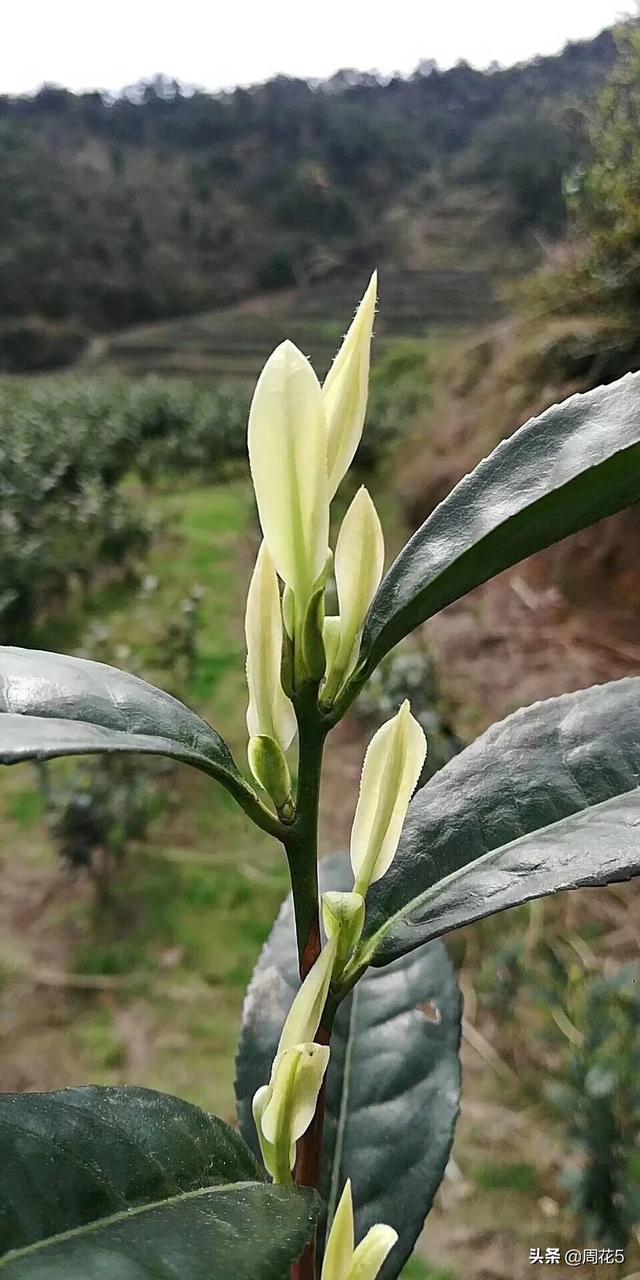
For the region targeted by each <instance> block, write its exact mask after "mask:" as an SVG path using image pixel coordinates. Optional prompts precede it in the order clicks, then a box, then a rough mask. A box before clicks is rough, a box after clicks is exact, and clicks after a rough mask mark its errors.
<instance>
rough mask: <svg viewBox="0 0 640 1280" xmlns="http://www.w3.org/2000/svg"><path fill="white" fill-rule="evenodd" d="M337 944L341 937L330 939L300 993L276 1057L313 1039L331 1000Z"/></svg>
mask: <svg viewBox="0 0 640 1280" xmlns="http://www.w3.org/2000/svg"><path fill="white" fill-rule="evenodd" d="M337 945H338V943H337V938H329V940H328V942H327V943H326V945H325V946H324V947H323V948H322V951H321V952H320V955H319V956H318V959H317V960H316V962H315V964H314V965H312V966H311V969H310V970H309V972H308V974H307V976H306V978H305V980H304V982H303V983H302V986H301V987H300V989H299V990H298V992H297V993H296V996H295V999H294V1001H293V1004H292V1005H291V1008H290V1010H289V1012H288V1014H287V1017H286V1019H285V1023H284V1026H283V1028H282V1034H281V1036H280V1041H279V1044H278V1053H277V1054H276V1060H277V1057H278V1055H279V1054H281V1053H284V1052H285V1050H286V1049H290V1048H291V1047H292V1045H295V1044H304V1043H305V1042H306V1041H309V1040H313V1038H314V1036H315V1034H316V1032H317V1030H318V1027H319V1026H320V1020H321V1018H322V1014H323V1012H324V1007H325V1005H326V1003H327V996H328V994H329V985H330V983H331V975H332V973H333V966H334V962H335V958H336V950H337Z"/></svg>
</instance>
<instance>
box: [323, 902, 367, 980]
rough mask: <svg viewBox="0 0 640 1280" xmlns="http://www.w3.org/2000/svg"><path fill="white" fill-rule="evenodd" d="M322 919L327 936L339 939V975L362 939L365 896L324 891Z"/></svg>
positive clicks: (337, 965)
mask: <svg viewBox="0 0 640 1280" xmlns="http://www.w3.org/2000/svg"><path fill="white" fill-rule="evenodd" d="M322 921H323V924H324V928H325V933H326V935H327V937H328V938H337V939H338V944H337V950H336V960H335V965H334V973H335V974H336V975H339V974H340V973H341V972H342V970H343V968H344V966H345V964H346V962H347V959H348V957H349V955H350V953H351V951H352V950H353V948H354V947H356V946H357V945H358V943H359V941H360V935H361V933H362V929H363V925H364V898H363V897H361V895H360V894H359V893H336V892H334V891H329V892H328V893H323V895H322Z"/></svg>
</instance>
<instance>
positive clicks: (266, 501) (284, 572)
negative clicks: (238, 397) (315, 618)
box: [248, 342, 329, 617]
mask: <svg viewBox="0 0 640 1280" xmlns="http://www.w3.org/2000/svg"><path fill="white" fill-rule="evenodd" d="M248 438H249V461H250V464H251V475H252V478H253V485H254V489H255V493H256V501H257V504H258V513H259V516H260V524H261V525H262V531H263V533H264V537H265V541H266V543H267V546H268V548H269V552H270V555H271V558H272V560H273V563H274V565H275V567H276V570H277V572H278V574H279V575H280V577H281V578H282V580H283V582H284V583H285V584H286V586H287V587H289V588H290V589H291V591H292V592H293V594H294V596H295V605H296V611H297V612H298V613H299V615H300V616H301V617H303V616H304V610H305V608H306V605H307V604H308V601H309V599H310V597H311V595H312V593H313V588H314V584H315V583H316V581H317V579H318V578H319V577H320V574H321V573H322V571H323V568H324V566H325V563H326V560H327V556H328V554H329V545H328V541H329V499H328V491H327V435H326V422H325V413H324V404H323V398H322V391H321V388H320V384H319V382H318V379H317V378H316V375H315V373H314V372H313V369H312V368H311V365H310V364H309V361H308V360H307V359H306V358H305V357H304V356H303V355H302V353H301V352H300V351H298V349H297V347H295V346H294V345H293V343H292V342H283V343H282V344H281V345H280V346H279V347H277V348H276V350H275V351H274V352H273V355H271V356H270V357H269V359H268V360H267V363H266V365H265V366H264V369H263V370H262V373H261V374H260V377H259V379H258V383H257V386H256V389H255V392H254V396H253V401H252V404H251V411H250V414H249V437H248Z"/></svg>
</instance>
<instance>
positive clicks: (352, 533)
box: [335, 485, 384, 669]
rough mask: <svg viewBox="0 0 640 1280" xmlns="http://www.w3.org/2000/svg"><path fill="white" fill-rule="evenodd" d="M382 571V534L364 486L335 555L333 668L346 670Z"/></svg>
mask: <svg viewBox="0 0 640 1280" xmlns="http://www.w3.org/2000/svg"><path fill="white" fill-rule="evenodd" d="M383 568H384V535H383V532H382V525H381V524H380V520H379V517H378V513H377V511H376V509H375V506H374V504H373V502H372V500H371V495H370V494H369V492H368V491H367V489H365V487H364V485H362V487H361V488H360V489H358V492H357V493H356V495H355V498H354V499H353V501H352V503H351V505H350V506H349V509H348V511H347V514H346V515H345V517H344V520H343V521H342V526H341V528H340V533H339V534H338V541H337V544H336V554H335V575H336V587H337V590H338V601H339V605H340V650H339V654H338V657H337V660H336V665H338V666H340V667H341V668H342V669H346V667H347V666H348V663H349V660H350V658H351V656H352V653H353V649H354V646H355V644H356V641H357V640H358V637H359V634H360V631H361V629H362V627H363V624H364V620H365V618H366V616H367V613H368V611H369V606H370V604H371V601H372V600H373V597H374V596H375V594H376V591H377V590H378V587H379V586H380V579H381V578H382V571H383Z"/></svg>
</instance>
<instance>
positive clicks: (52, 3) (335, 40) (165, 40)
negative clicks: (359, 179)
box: [0, 0, 635, 93]
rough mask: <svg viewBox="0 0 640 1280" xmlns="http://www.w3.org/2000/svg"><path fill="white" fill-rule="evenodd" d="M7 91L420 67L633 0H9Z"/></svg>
mask: <svg viewBox="0 0 640 1280" xmlns="http://www.w3.org/2000/svg"><path fill="white" fill-rule="evenodd" d="M4 5H5V6H6V11H5V14H4V20H3V33H2V45H1V47H0V92H4V93H22V92H28V91H30V90H33V89H35V88H37V87H38V86H39V85H40V84H42V83H43V82H44V81H53V82H55V83H58V84H64V85H67V86H68V87H69V88H71V89H85V88H101V89H112V90H114V89H120V88H122V87H123V86H124V85H127V84H131V83H133V82H135V81H137V80H140V79H144V78H146V77H149V76H152V75H154V74H155V73H157V72H165V73H166V74H168V75H171V76H175V77H176V78H177V79H178V80H181V81H183V82H185V83H188V84H198V85H202V86H204V87H206V88H210V89H218V88H223V87H230V86H232V85H236V84H251V83H254V82H256V81H259V80H266V79H268V78H269V77H270V76H272V75H275V74H277V73H278V72H282V73H284V74H287V75H297V76H305V77H316V76H318V77H325V76H329V75H331V74H332V73H333V72H334V71H337V70H338V69H339V68H340V67H357V68H359V69H360V70H372V69H378V70H380V71H382V72H385V73H387V72H391V71H394V70H399V71H403V72H406V71H411V70H413V68H414V67H415V66H416V64H417V63H418V62H419V61H420V59H422V58H435V59H436V60H437V61H438V62H439V63H440V65H441V66H450V65H451V64H452V63H454V62H456V61H457V60H458V59H459V58H465V59H466V60H467V61H468V62H471V63H473V64H475V65H476V66H486V65H487V64H488V63H489V62H492V61H494V60H497V61H499V62H501V63H503V64H508V63H511V62H516V61H519V60H520V59H522V58H528V57H531V56H533V55H534V54H536V53H553V52H555V51H556V50H558V49H560V48H561V47H562V45H563V44H564V43H565V41H566V40H569V39H579V38H581V37H584V36H591V35H595V33H596V32H597V31H599V30H601V28H602V27H604V26H607V25H609V24H610V23H612V22H614V21H615V19H616V17H619V16H621V15H623V14H624V13H629V12H631V11H635V2H634V0H534V3H531V4H527V3H524V4H523V3H521V2H520V0H458V3H453V2H452V0H317V2H316V3H313V0H305V2H304V3H301V2H300V0H271V3H269V0H204V2H203V0H106V2H105V0H101V3H99V4H98V3H96V0H14V2H13V3H9V0H4Z"/></svg>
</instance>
